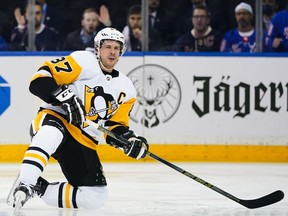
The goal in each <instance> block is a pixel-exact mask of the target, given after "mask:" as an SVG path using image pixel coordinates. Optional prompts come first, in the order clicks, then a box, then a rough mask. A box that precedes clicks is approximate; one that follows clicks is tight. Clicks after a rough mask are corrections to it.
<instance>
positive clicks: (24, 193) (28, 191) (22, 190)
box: [13, 182, 36, 212]
mask: <svg viewBox="0 0 288 216" xmlns="http://www.w3.org/2000/svg"><path fill="white" fill-rule="evenodd" d="M35 195H36V191H35V190H34V187H33V186H32V185H26V184H24V183H22V182H20V183H19V185H18V186H17V187H16V188H15V190H14V193H13V197H14V202H13V207H14V208H15V212H16V211H18V210H19V209H20V208H21V207H23V206H24V204H25V203H26V202H27V201H28V200H29V199H31V198H33V197H34V196H35Z"/></svg>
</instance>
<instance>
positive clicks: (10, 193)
mask: <svg viewBox="0 0 288 216" xmlns="http://www.w3.org/2000/svg"><path fill="white" fill-rule="evenodd" d="M18 179H19V173H18V175H17V177H16V179H15V180H14V182H13V185H12V188H11V190H10V191H9V194H8V196H7V199H6V203H7V204H8V205H9V206H12V205H13V203H14V196H13V193H14V190H15V188H16V187H17V186H18V184H19V181H18Z"/></svg>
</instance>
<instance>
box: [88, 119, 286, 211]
mask: <svg viewBox="0 0 288 216" xmlns="http://www.w3.org/2000/svg"><path fill="white" fill-rule="evenodd" d="M86 123H87V124H89V125H90V126H92V127H94V128H96V129H97V130H99V131H102V132H103V133H106V134H107V135H108V136H110V137H112V138H114V139H116V140H117V141H119V142H121V143H122V144H123V145H129V141H127V140H125V139H123V138H122V137H120V136H119V135H117V134H115V133H113V132H111V131H109V130H107V129H106V128H104V127H102V126H101V125H98V124H97V123H95V122H93V121H90V120H89V119H86ZM147 155H148V156H149V157H151V158H153V159H155V160H157V161H159V162H161V163H163V164H165V165H167V166H169V167H171V168H172V169H174V170H176V171H178V172H179V173H182V174H183V175H185V176H187V177H188V178H191V179H193V180H194V181H197V182H198V183H200V184H202V185H204V186H206V187H208V188H210V189H212V190H214V191H216V192H218V193H220V194H222V195H223V196H225V197H227V198H229V199H231V200H233V201H235V202H237V203H239V204H241V205H243V206H245V207H246V208H249V209H255V208H260V207H263V206H267V205H271V204H273V203H276V202H279V201H280V200H282V199H283V198H284V193H283V191H281V190H277V191H275V192H273V193H270V194H268V195H266V196H263V197H260V198H258V199H252V200H243V199H239V198H237V197H235V196H233V195H232V194H230V193H228V192H226V191H224V190H222V189H220V188H218V187H216V186H215V185H212V184H210V183H209V182H207V181H205V180H203V179H201V178H199V177H197V176H195V175H193V174H191V173H189V172H187V171H185V170H184V169H182V168H180V167H178V166H176V165H174V164H172V163H170V162H168V161H166V160H164V159H162V158H160V157H158V156H157V155H155V154H153V153H151V152H149V151H147Z"/></svg>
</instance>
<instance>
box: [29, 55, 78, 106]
mask: <svg viewBox="0 0 288 216" xmlns="http://www.w3.org/2000/svg"><path fill="white" fill-rule="evenodd" d="M81 71H82V68H81V66H80V65H79V64H78V63H77V62H76V61H75V59H74V58H73V57H72V56H71V55H69V56H65V57H61V58H57V59H54V60H52V61H46V62H44V63H43V64H42V66H41V67H40V68H39V69H38V71H37V72H36V73H35V74H34V75H33V77H32V81H31V83H30V86H29V90H30V92H31V93H32V94H34V95H36V96H37V97H39V98H41V99H42V100H44V101H45V102H47V103H52V102H53V98H52V97H51V93H52V92H53V91H54V90H55V89H56V88H57V87H58V86H59V85H63V84H70V83H73V82H74V81H75V80H77V78H78V77H79V75H80V73H81Z"/></svg>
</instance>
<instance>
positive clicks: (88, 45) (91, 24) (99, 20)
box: [63, 5, 111, 51]
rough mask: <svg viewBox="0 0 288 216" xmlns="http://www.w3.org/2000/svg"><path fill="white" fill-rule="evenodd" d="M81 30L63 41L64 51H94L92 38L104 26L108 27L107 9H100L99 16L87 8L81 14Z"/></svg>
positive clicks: (93, 10) (109, 23)
mask: <svg viewBox="0 0 288 216" xmlns="http://www.w3.org/2000/svg"><path fill="white" fill-rule="evenodd" d="M81 25H82V28H81V29H79V30H76V31H74V32H72V33H70V34H69V35H68V36H67V38H66V40H65V41H64V45H63V49H64V50H71V51H75V50H85V49H86V50H91V51H94V37H95V35H96V34H97V32H98V31H100V30H101V29H103V28H104V27H105V26H110V25H111V21H110V16H109V11H108V10H107V8H106V7H105V6H104V5H102V6H101V7H100V16H99V15H98V13H97V11H96V10H95V9H94V8H87V9H85V10H84V12H83V14H82V20H81Z"/></svg>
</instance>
